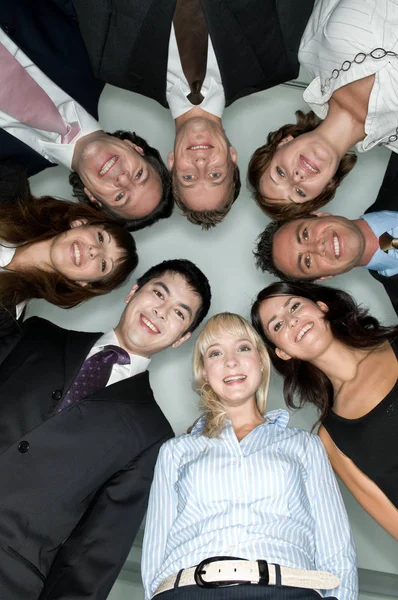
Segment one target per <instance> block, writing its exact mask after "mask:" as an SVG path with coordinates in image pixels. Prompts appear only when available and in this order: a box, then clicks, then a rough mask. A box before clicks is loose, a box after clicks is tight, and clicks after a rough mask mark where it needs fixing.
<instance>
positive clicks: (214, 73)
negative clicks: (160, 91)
mask: <svg viewBox="0 0 398 600" xmlns="http://www.w3.org/2000/svg"><path fill="white" fill-rule="evenodd" d="M200 91H201V94H202V95H203V96H204V99H203V100H202V102H201V103H200V104H199V108H202V109H203V110H206V111H207V112H209V113H211V114H212V115H215V116H216V117H219V118H220V119H221V117H222V114H223V111H224V107H225V95H224V87H223V84H222V81H221V74H220V69H219V68H218V63H217V58H216V55H215V53H214V48H213V44H212V43H211V39H210V36H209V39H208V48H207V66H206V76H205V79H204V81H203V85H202V88H201V90H200ZM190 93H191V89H190V87H189V83H188V81H187V78H186V77H185V75H184V71H183V70H182V65H181V60H180V55H179V52H178V46H177V40H176V35H175V31H174V25H173V24H172V26H171V33H170V41H169V58H168V62H167V90H166V97H167V102H168V104H169V107H170V112H171V116H172V117H173V119H177V118H178V117H180V116H181V115H184V114H185V113H186V112H188V111H189V110H191V108H193V107H194V105H193V104H191V103H190V101H189V100H188V98H187V95H188V94H190Z"/></svg>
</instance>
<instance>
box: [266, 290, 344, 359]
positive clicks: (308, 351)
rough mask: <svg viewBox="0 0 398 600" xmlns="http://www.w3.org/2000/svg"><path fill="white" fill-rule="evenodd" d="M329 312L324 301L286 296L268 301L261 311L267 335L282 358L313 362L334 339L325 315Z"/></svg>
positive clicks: (275, 297) (268, 299)
mask: <svg viewBox="0 0 398 600" xmlns="http://www.w3.org/2000/svg"><path fill="white" fill-rule="evenodd" d="M327 311H328V307H327V305H326V304H324V303H323V302H312V301H311V300H308V299H307V298H302V297H299V296H290V295H283V296H274V297H272V298H267V299H266V300H264V302H263V303H262V304H261V306H260V311H259V314H260V319H261V323H262V326H263V329H264V332H265V335H266V336H267V337H268V339H270V340H271V341H272V342H273V343H274V344H275V346H276V350H275V352H276V354H277V356H279V358H282V359H283V360H289V359H290V358H299V359H301V360H306V361H311V360H314V359H316V358H317V357H318V356H320V355H321V354H322V353H323V352H324V351H325V350H326V349H327V348H328V347H329V345H330V344H331V342H332V341H333V335H332V332H331V330H330V326H329V323H328V322H327V321H326V320H325V318H324V317H325V313H326V312H327Z"/></svg>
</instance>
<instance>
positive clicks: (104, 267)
mask: <svg viewBox="0 0 398 600" xmlns="http://www.w3.org/2000/svg"><path fill="white" fill-rule="evenodd" d="M105 269H106V260H101V271H102V273H104V272H105Z"/></svg>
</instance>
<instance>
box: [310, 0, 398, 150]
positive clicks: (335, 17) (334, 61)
mask: <svg viewBox="0 0 398 600" xmlns="http://www.w3.org/2000/svg"><path fill="white" fill-rule="evenodd" d="M377 48H382V49H384V50H387V51H392V52H394V53H398V3H397V1H396V0H315V5H314V9H313V11H312V14H311V17H310V19H309V21H308V23H307V27H306V29H305V31H304V35H303V37H302V39H301V44H300V50H299V60H300V63H301V64H302V65H303V66H304V67H305V68H306V69H307V71H308V72H309V73H310V75H311V77H312V78H313V81H311V83H310V85H309V86H308V88H307V89H306V90H305V92H304V95H303V97H304V100H305V101H306V102H307V103H308V104H309V105H310V107H311V108H312V110H313V111H314V112H315V113H316V114H317V115H318V117H320V118H321V119H324V118H325V117H326V115H327V113H328V110H329V104H328V101H329V100H330V97H331V96H332V94H333V92H334V91H336V90H338V89H339V88H341V87H342V86H344V85H347V84H349V83H352V82H353V81H357V80H358V79H362V78H364V77H367V76H368V75H374V76H375V80H374V84H373V88H372V91H371V94H370V98H369V104H368V114H367V117H366V121H365V133H366V137H365V139H364V140H362V141H360V142H358V144H356V149H357V150H358V152H367V151H368V150H370V149H371V148H373V147H374V146H376V145H377V144H382V145H385V146H386V147H387V148H390V150H393V151H394V152H398V130H397V126H398V58H397V57H396V56H386V57H384V58H380V59H376V58H372V57H371V56H366V58H365V59H364V60H363V62H355V61H354V58H355V57H356V56H357V54H359V53H360V52H363V53H365V54H366V55H369V53H370V52H372V50H375V49H377ZM358 60H361V57H358V58H357V61H358ZM345 61H350V62H351V66H349V63H348V62H347V63H346V64H345V69H346V70H345V69H342V65H343V63H344V62H345ZM334 69H337V70H338V71H339V74H338V76H336V77H334V76H332V72H333V70H334ZM335 75H336V73H335Z"/></svg>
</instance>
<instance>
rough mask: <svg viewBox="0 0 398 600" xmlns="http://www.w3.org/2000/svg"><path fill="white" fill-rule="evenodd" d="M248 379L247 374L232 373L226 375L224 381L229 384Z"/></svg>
mask: <svg viewBox="0 0 398 600" xmlns="http://www.w3.org/2000/svg"><path fill="white" fill-rule="evenodd" d="M245 379H246V375H230V376H229V377H225V378H224V379H223V382H224V383H226V384H227V385H228V384H234V383H240V382H241V381H244V380H245Z"/></svg>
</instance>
